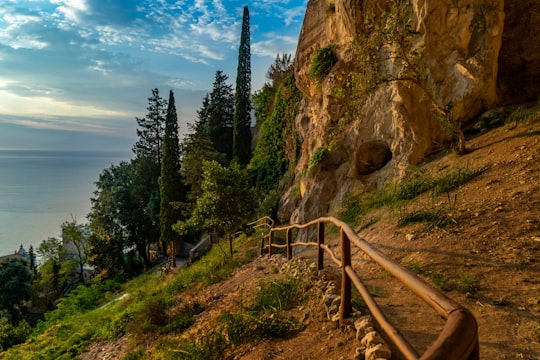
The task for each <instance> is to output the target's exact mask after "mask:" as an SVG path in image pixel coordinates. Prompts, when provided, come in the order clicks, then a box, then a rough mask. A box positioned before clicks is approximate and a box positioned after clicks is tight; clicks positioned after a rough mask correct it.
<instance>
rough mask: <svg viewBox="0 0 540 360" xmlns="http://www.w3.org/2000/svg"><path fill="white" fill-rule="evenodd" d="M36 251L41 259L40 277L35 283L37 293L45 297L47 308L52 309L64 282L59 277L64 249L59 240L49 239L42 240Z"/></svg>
mask: <svg viewBox="0 0 540 360" xmlns="http://www.w3.org/2000/svg"><path fill="white" fill-rule="evenodd" d="M36 251H37V253H38V254H39V256H40V257H41V265H40V267H39V272H40V277H39V279H38V281H37V283H38V287H39V288H40V291H39V292H40V293H42V294H43V295H44V296H45V298H46V300H47V306H49V307H52V304H53V303H54V301H55V300H56V299H58V298H59V297H60V296H61V294H62V286H63V284H64V280H65V279H61V276H60V272H61V267H62V266H61V261H62V258H63V253H64V247H63V246H62V241H61V240H59V239H57V238H55V237H50V238H48V239H47V240H43V241H42V242H41V243H40V244H39V246H38V248H37V250H36Z"/></svg>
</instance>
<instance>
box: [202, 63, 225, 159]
mask: <svg viewBox="0 0 540 360" xmlns="http://www.w3.org/2000/svg"><path fill="white" fill-rule="evenodd" d="M228 79H229V77H228V76H227V75H226V74H225V73H223V71H221V70H218V71H216V75H215V79H214V83H213V84H212V92H210V93H209V94H207V95H206V97H205V98H204V100H203V104H202V107H201V109H200V110H199V111H198V112H197V113H198V115H199V119H198V121H197V123H196V124H195V128H194V130H195V133H194V134H193V136H194V137H196V138H198V139H205V140H208V141H210V142H211V144H212V147H213V149H214V150H215V151H217V152H218V153H221V154H224V155H225V157H226V159H227V160H228V161H230V160H231V159H232V144H233V116H234V95H233V90H232V86H231V85H229V84H227V80H228Z"/></svg>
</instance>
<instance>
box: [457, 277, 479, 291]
mask: <svg viewBox="0 0 540 360" xmlns="http://www.w3.org/2000/svg"><path fill="white" fill-rule="evenodd" d="M476 284H477V282H476V280H475V279H474V277H472V275H470V274H468V273H465V272H462V273H460V274H459V281H458V286H457V287H458V290H460V291H462V292H465V293H467V292H469V293H472V292H475V291H476V290H477V286H476Z"/></svg>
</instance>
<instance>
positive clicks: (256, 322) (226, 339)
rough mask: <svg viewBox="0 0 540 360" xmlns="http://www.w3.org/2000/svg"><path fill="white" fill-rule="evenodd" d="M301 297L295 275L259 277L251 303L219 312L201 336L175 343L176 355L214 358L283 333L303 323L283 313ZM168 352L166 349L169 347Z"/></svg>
mask: <svg viewBox="0 0 540 360" xmlns="http://www.w3.org/2000/svg"><path fill="white" fill-rule="evenodd" d="M301 301H302V283H301V282H300V281H299V280H296V279H290V278H289V279H283V280H279V281H278V280H274V281H263V282H262V283H261V284H260V289H259V290H258V292H257V294H256V295H255V298H254V300H253V303H252V304H250V305H249V306H241V307H240V308H239V309H237V310H235V311H226V312H223V313H222V314H221V315H220V316H219V317H218V318H217V319H216V320H215V322H214V324H212V326H211V330H209V331H208V332H207V333H206V334H205V336H197V337H196V338H191V339H189V340H188V341H183V342H182V343H180V344H178V346H177V349H175V350H174V352H175V354H176V356H177V357H174V358H178V359H197V360H203V359H204V360H207V359H208V360H214V359H216V360H217V359H222V358H224V353H225V352H227V351H228V350H230V349H233V348H235V347H237V346H239V345H241V344H244V343H247V342H250V341H255V340H261V339H266V338H282V337H287V336H289V335H291V334H293V333H295V332H297V331H299V330H301V329H302V328H303V324H302V323H300V322H298V321H297V320H294V319H289V318H287V317H286V316H284V315H283V311H285V310H289V309H291V308H293V307H294V306H295V305H297V304H298V303H300V302H301ZM169 354H170V350H169Z"/></svg>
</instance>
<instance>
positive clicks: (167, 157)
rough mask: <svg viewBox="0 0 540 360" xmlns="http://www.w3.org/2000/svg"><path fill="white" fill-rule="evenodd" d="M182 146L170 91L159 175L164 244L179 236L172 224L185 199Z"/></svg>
mask: <svg viewBox="0 0 540 360" xmlns="http://www.w3.org/2000/svg"><path fill="white" fill-rule="evenodd" d="M179 171H180V146H179V143H178V116H177V115H176V106H175V103H174V93H173V92H172V90H171V91H170V93H169V106H168V108H167V118H166V120H165V136H164V139H163V159H162V162H161V175H160V177H159V195H160V200H161V204H160V207H159V223H160V229H161V235H160V241H161V243H162V244H172V243H173V242H174V240H175V239H177V238H178V234H176V233H175V231H174V230H173V228H172V226H173V225H174V224H175V223H176V222H177V221H178V219H179V218H180V213H179V211H178V209H177V208H176V207H175V206H174V204H175V203H176V202H181V201H183V200H184V199H183V197H184V191H183V190H184V189H183V182H182V178H181V177H180V172H179Z"/></svg>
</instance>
